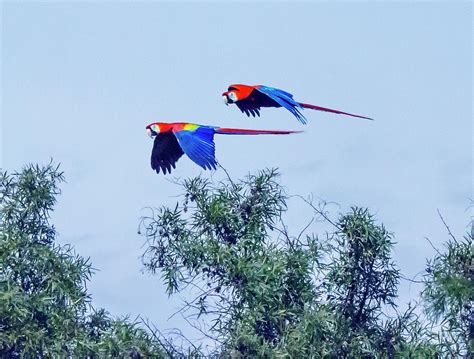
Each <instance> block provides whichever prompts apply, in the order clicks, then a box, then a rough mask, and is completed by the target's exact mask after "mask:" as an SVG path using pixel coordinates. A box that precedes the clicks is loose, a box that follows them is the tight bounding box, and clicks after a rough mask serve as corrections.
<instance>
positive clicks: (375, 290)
mask: <svg viewBox="0 0 474 359" xmlns="http://www.w3.org/2000/svg"><path fill="white" fill-rule="evenodd" d="M62 181H63V174H62V173H61V172H60V171H59V169H58V167H57V166H54V165H53V164H49V165H47V166H36V165H29V166H26V167H25V168H24V169H23V170H21V171H20V172H18V173H12V174H10V173H7V172H2V173H0V356H2V357H11V358H16V357H39V358H41V357H88V358H98V357H129V358H141V357H152V358H164V357H176V358H181V357H202V356H210V357H223V358H229V357H230V358H244V357H264V358H265V357H302V358H306V357H308V358H320V357H324V358H362V357H363V358H401V357H403V358H405V357H407V358H420V357H424V358H436V357H439V358H441V357H467V358H470V357H472V356H473V339H472V338H473V329H474V315H473V300H474V295H473V288H474V286H473V285H472V280H473V245H472V239H473V233H472V232H471V233H468V234H466V236H465V237H464V238H463V239H461V240H459V239H457V238H455V237H454V236H453V235H452V233H451V231H450V230H449V227H448V226H447V225H446V228H447V235H448V236H449V238H448V241H447V242H446V247H445V248H444V249H436V255H435V257H434V258H433V259H431V260H429V261H428V262H427V267H426V273H425V274H424V277H423V283H424V289H423V292H422V296H421V298H422V302H421V305H420V304H418V305H410V306H409V307H408V309H406V310H400V309H399V308H398V306H397V304H398V294H397V289H398V285H399V283H400V281H402V280H405V279H404V277H403V275H402V274H401V272H400V270H399V268H398V267H397V265H396V264H395V263H394V261H393V259H392V249H393V246H394V245H395V243H394V235H393V234H392V233H391V232H390V231H389V230H387V229H386V228H385V226H384V225H383V224H382V223H381V222H380V221H379V220H378V219H377V218H375V217H374V216H373V215H372V214H371V213H370V211H369V210H368V209H367V208H360V207H353V208H351V209H350V210H349V211H347V212H346V213H339V214H335V215H334V214H330V213H328V211H326V209H325V207H324V206H321V205H319V204H317V203H314V202H313V201H312V200H311V199H309V198H307V199H305V198H303V197H300V199H301V200H303V201H304V203H305V205H306V206H307V209H308V213H310V214H312V215H313V216H314V217H315V218H317V219H318V220H320V221H323V222H324V224H325V225H327V226H326V227H325V228H330V230H327V229H325V230H324V232H323V233H317V234H316V233H313V227H316V229H318V228H320V227H319V226H318V224H320V222H315V223H316V224H315V226H313V227H311V226H309V225H308V226H306V227H305V228H302V229H301V230H299V231H298V232H297V233H290V232H289V230H288V227H287V226H286V225H285V214H286V212H287V211H288V210H289V209H288V200H289V196H288V195H287V193H286V191H285V189H284V188H283V187H282V186H281V185H280V182H279V174H278V173H277V171H275V170H263V171H261V172H258V173H256V174H251V175H249V176H247V177H246V178H244V179H242V180H233V179H231V178H228V179H227V180H224V181H211V180H208V179H205V178H202V177H196V178H190V179H186V180H184V181H183V182H181V183H180V184H179V185H180V186H181V189H182V192H183V193H182V195H181V197H180V198H179V200H178V201H177V203H176V205H175V206H172V207H167V206H161V207H158V208H155V209H153V210H151V212H150V215H149V216H146V217H144V218H142V221H141V225H140V232H141V234H142V236H143V237H144V238H145V240H146V246H145V251H144V254H143V257H142V261H143V265H144V268H145V270H147V271H149V272H150V273H152V274H155V275H157V276H159V278H160V281H163V282H164V284H165V288H166V291H167V293H168V294H169V295H170V296H175V295H176V294H178V293H180V295H181V297H184V298H185V300H184V302H183V303H182V304H183V305H182V309H181V311H180V312H179V313H178V314H181V315H182V316H183V317H184V318H185V319H186V320H188V322H189V324H190V325H191V326H194V327H195V328H196V329H197V330H200V331H201V332H202V334H203V335H204V336H205V337H206V338H207V340H208V341H210V342H212V343H214V346H213V349H212V350H211V351H209V350H204V349H203V346H201V343H199V342H192V341H188V342H187V343H188V344H187V345H184V346H182V345H177V344H176V342H175V341H173V338H172V337H166V336H165V335H163V334H161V333H162V332H160V330H158V329H156V327H155V326H154V325H153V324H151V323H149V322H148V321H144V320H142V319H141V318H137V319H136V320H129V319H128V318H117V317H113V316H111V315H110V314H109V313H108V312H107V311H106V310H105V309H100V308H99V309H97V308H94V306H93V305H92V298H91V296H90V294H89V293H88V291H87V283H88V282H89V281H90V280H91V278H92V276H93V272H94V270H93V269H92V266H91V263H90V261H89V260H88V259H86V258H83V257H81V256H80V255H79V254H77V253H76V252H75V251H74V249H73V248H72V246H70V245H59V244H58V243H57V242H56V239H57V233H56V230H55V228H54V226H53V225H52V224H51V223H50V215H51V211H53V210H54V206H55V204H56V200H57V196H58V195H59V194H60V187H59V186H60V184H61V182H62ZM443 221H444V220H443ZM311 223H312V222H311ZM321 224H323V223H321ZM321 228H323V227H321ZM415 299H416V298H415ZM144 314H149V313H144ZM425 314H426V315H425ZM162 329H164V328H162Z"/></svg>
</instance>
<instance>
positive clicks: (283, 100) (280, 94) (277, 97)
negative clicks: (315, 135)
mask: <svg viewBox="0 0 474 359" xmlns="http://www.w3.org/2000/svg"><path fill="white" fill-rule="evenodd" d="M256 90H257V91H258V92H260V93H262V94H264V95H266V96H268V97H269V98H270V99H271V100H273V101H275V102H276V103H277V104H278V106H276V107H280V106H281V107H284V108H286V109H287V110H288V111H290V112H291V113H292V114H293V115H294V116H295V117H296V118H297V119H298V120H299V121H300V122H301V123H303V124H306V122H307V121H306V117H304V116H303V114H302V113H301V112H300V110H299V109H300V108H302V106H301V105H300V104H299V103H298V102H296V101H295V100H294V99H293V95H292V94H291V93H289V92H286V91H283V90H280V89H277V88H274V87H268V86H258V87H256Z"/></svg>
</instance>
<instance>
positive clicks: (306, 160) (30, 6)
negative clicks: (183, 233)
mask: <svg viewBox="0 0 474 359" xmlns="http://www.w3.org/2000/svg"><path fill="white" fill-rule="evenodd" d="M471 19H472V5H471V4H470V3H468V2H465V3H453V2H446V3H412V4H410V3H385V4H383V3H375V2H361V3H346V2H339V3H329V2H322V3H298V4H294V3H232V4H220V3H193V4H185V3H157V2H155V3H153V2H142V3H112V2H103V3H94V2H84V3H78V2H76V3H37V2H35V3H21V2H11V3H10V2H3V3H2V56H1V59H2V73H1V75H2V80H1V85H2V92H1V99H2V105H3V106H2V115H1V116H2V117H1V125H2V126H1V151H2V152H1V167H2V168H3V169H8V170H14V169H18V168H20V167H21V166H23V165H24V164H25V163H27V162H40V163H47V162H48V161H49V158H50V157H52V158H54V160H55V161H59V162H61V164H62V169H63V170H64V171H65V173H66V178H67V183H66V184H64V185H63V186H62V188H63V194H62V196H61V197H60V198H59V202H58V206H57V210H56V211H55V213H54V216H53V220H54V223H55V225H56V227H57V229H58V231H59V234H60V236H59V241H60V242H61V243H72V244H73V245H74V246H75V248H76V249H77V251H78V252H79V253H80V254H81V255H83V256H90V257H91V260H92V263H93V264H94V266H95V267H96V268H98V269H100V271H99V272H98V273H97V274H96V275H95V276H94V277H93V279H92V282H91V285H90V290H91V292H92V294H93V299H94V303H95V304H96V305H97V306H104V307H106V308H107V309H109V310H110V311H111V312H112V314H115V315H119V314H126V313H130V314H131V315H136V314H138V313H141V314H143V315H145V316H148V317H150V318H151V319H153V320H154V321H155V322H156V324H157V325H158V326H159V327H160V328H166V327H172V326H182V322H181V321H180V320H173V321H170V322H166V319H167V317H168V316H169V314H170V313H171V312H173V309H174V308H176V306H177V301H176V300H175V299H174V298H173V299H171V300H169V299H168V298H167V296H166V295H165V294H164V289H163V286H162V285H161V281H160V279H159V278H158V277H155V278H152V277H150V276H149V275H147V274H142V273H141V272H140V269H141V263H140V260H139V256H140V254H141V253H142V250H143V248H142V247H141V246H142V244H143V238H142V237H140V236H138V235H137V233H136V232H137V225H138V221H139V217H140V215H141V213H142V211H141V209H142V208H143V207H145V206H159V205H162V204H173V203H174V202H175V200H176V199H175V197H174V196H175V195H177V194H178V193H181V191H180V189H179V188H178V187H176V186H175V185H173V184H172V183H170V182H169V181H167V180H166V179H165V178H164V177H163V176H162V175H159V176H158V175H156V174H155V173H154V172H152V170H151V169H150V168H149V156H150V151H151V147H152V142H151V140H150V139H149V138H148V137H147V136H146V134H145V131H144V127H145V126H146V125H147V124H148V123H150V122H155V121H164V122H167V121H170V122H174V121H186V122H196V123H201V124H210V125H222V126H226V127H243V128H262V129H295V130H305V131H306V132H305V133H304V134H301V135H297V136H287V137H281V136H277V137H273V138H272V137H245V138H239V137H224V136H220V137H217V138H216V147H217V158H218V160H219V161H220V162H221V163H222V165H223V166H224V167H226V168H227V169H228V171H229V172H230V173H231V175H232V176H234V177H235V178H238V177H241V176H243V175H245V174H247V173H248V172H254V171H256V170H258V169H262V168H264V167H279V168H280V171H281V172H282V174H283V176H282V182H283V183H284V185H285V186H286V187H287V188H288V190H289V192H290V193H292V194H302V195H307V194H310V193H313V194H314V195H315V196H319V197H322V198H324V199H326V200H328V201H335V202H337V203H339V204H340V206H341V209H342V210H346V209H348V208H349V207H350V206H351V205H360V206H368V207H369V208H370V210H371V211H372V212H374V213H375V214H376V215H377V218H378V219H380V220H381V221H383V222H384V223H385V224H386V226H387V227H388V228H389V229H390V230H392V231H393V232H394V233H395V240H396V241H397V242H398V243H397V244H396V246H395V249H394V257H395V260H396V262H397V263H398V265H399V266H400V267H401V269H402V270H403V272H404V273H405V274H406V275H407V276H412V275H414V274H415V273H417V272H419V271H421V270H422V269H423V268H424V264H425V258H426V257H431V256H432V255H433V250H432V248H431V247H430V245H429V243H428V242H427V241H426V240H425V239H424V237H430V238H431V240H432V241H433V242H434V243H437V244H439V243H441V242H442V241H444V240H446V239H447V235H446V234H445V231H444V229H443V226H442V224H441V222H440V220H439V218H438V215H437V212H436V209H437V208H439V209H440V211H441V212H442V213H443V214H444V216H445V219H446V220H447V222H448V223H449V224H450V226H451V229H452V231H453V232H454V233H455V234H456V235H459V236H462V235H463V233H464V232H465V231H466V228H467V227H466V225H467V224H468V221H469V217H470V213H469V212H468V211H467V210H466V208H467V207H468V205H469V199H470V198H472V174H473V172H472V170H473V168H472V154H473V153H472V134H473V133H472V108H471V100H472V67H471V63H472V47H471V46H472V27H471ZM230 83H249V84H265V85H269V86H274V87H279V88H282V89H285V90H287V91H290V92H292V93H293V94H294V95H295V98H296V99H297V100H300V101H302V102H309V103H313V104H317V105H321V106H328V107H333V108H337V109H341V110H344V111H348V112H353V113H358V114H363V115H368V116H371V117H374V118H376V121H375V122H369V121H364V120H358V119H355V118H350V117H343V116H336V115H331V114H327V113H323V112H313V111H305V115H306V116H307V118H308V120H309V124H308V125H307V126H302V125H301V124H299V123H298V121H297V120H296V119H295V118H294V117H292V116H291V114H289V113H288V112H286V111H284V110H282V109H266V110H264V111H263V116H262V117H261V118H259V119H253V118H251V119H248V118H247V117H245V116H244V115H243V114H241V113H240V111H238V109H237V108H235V107H226V106H224V104H223V103H222V99H221V96H220V94H221V93H222V92H223V91H224V90H225V89H226V87H227V86H228V84H230ZM201 172H202V171H201V170H200V168H199V167H197V166H196V165H195V164H194V163H192V162H191V161H190V160H189V159H187V158H183V159H181V160H180V161H179V162H178V165H177V170H176V171H175V172H174V174H175V175H177V176H181V177H188V176H193V175H197V174H199V173H201ZM204 175H205V176H211V175H212V173H210V172H204ZM223 176H224V174H223V173H222V171H218V172H216V173H215V174H214V175H213V177H214V178H217V179H220V178H223ZM303 211H305V212H304V213H307V218H302V217H304V216H301V213H302V212H303ZM309 217H310V213H309V210H306V209H303V207H302V205H301V204H300V203H297V202H291V206H290V212H289V213H288V221H289V224H290V230H292V229H293V231H294V232H297V231H298V229H299V228H300V226H301V225H302V223H303V222H305V221H306V220H307V219H308V218H309ZM315 231H318V229H317V227H315ZM417 290H418V288H416V287H414V286H409V285H408V284H407V283H404V284H403V285H402V289H401V299H402V301H404V302H406V301H407V300H408V299H409V298H415V297H416V296H417Z"/></svg>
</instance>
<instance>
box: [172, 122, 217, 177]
mask: <svg viewBox="0 0 474 359" xmlns="http://www.w3.org/2000/svg"><path fill="white" fill-rule="evenodd" d="M214 133H215V130H214V128H213V127H199V128H197V129H196V130H194V131H192V130H191V131H188V130H182V131H178V132H175V135H176V138H177V139H178V142H179V145H180V146H181V148H182V149H183V151H184V153H186V155H187V156H188V157H189V158H190V159H191V160H192V161H194V162H195V163H197V164H198V165H199V166H201V167H202V168H204V169H216V166H217V161H216V157H215V146H214Z"/></svg>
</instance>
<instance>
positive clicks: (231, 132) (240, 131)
mask: <svg viewBox="0 0 474 359" xmlns="http://www.w3.org/2000/svg"><path fill="white" fill-rule="evenodd" d="M215 131H216V133H218V134H221V135H289V134H292V133H301V132H303V131H278V130H275V131H272V130H245V129H241V128H225V127H218V128H216V129H215Z"/></svg>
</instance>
